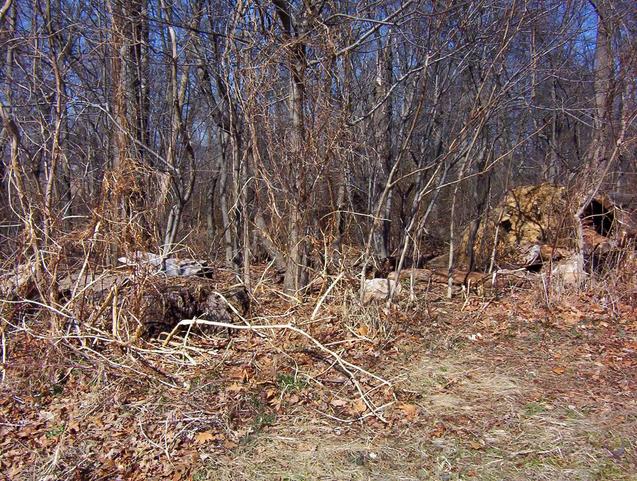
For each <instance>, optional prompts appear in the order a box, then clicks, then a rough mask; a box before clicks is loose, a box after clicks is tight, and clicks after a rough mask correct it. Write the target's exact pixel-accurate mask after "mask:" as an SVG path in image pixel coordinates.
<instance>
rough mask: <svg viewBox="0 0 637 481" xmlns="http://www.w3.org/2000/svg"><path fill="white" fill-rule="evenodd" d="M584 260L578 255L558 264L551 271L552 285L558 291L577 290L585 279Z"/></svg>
mask: <svg viewBox="0 0 637 481" xmlns="http://www.w3.org/2000/svg"><path fill="white" fill-rule="evenodd" d="M586 276H587V274H586V272H585V271H584V259H583V257H582V255H580V254H573V255H572V256H571V257H568V258H566V259H564V260H562V261H560V262H558V263H557V264H556V265H555V266H554V267H553V270H552V271H551V281H552V285H553V286H555V287H556V288H557V289H558V290H561V289H563V288H577V287H579V286H581V285H582V282H584V280H585V279H586Z"/></svg>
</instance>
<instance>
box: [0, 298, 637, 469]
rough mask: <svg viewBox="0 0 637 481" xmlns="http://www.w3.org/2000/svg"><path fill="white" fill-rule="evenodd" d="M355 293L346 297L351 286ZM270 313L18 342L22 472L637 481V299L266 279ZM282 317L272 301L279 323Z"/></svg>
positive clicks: (1, 451) (14, 394)
mask: <svg viewBox="0 0 637 481" xmlns="http://www.w3.org/2000/svg"><path fill="white" fill-rule="evenodd" d="M337 297H338V296H337ZM261 299H262V301H261V302H260V304H259V305H258V306H256V308H257V309H258V310H256V312H260V313H261V316H262V317H261V318H258V319H254V322H259V323H261V324H263V323H268V322H277V323H279V324H280V323H282V322H292V323H294V325H295V326H299V327H301V328H303V329H304V330H306V331H307V332H310V333H311V334H312V335H313V336H314V337H315V339H317V340H319V341H320V342H321V343H322V344H323V345H324V346H328V347H329V348H330V349H331V350H333V352H337V353H338V354H340V356H341V357H342V358H343V359H347V360H348V361H350V362H351V363H353V364H356V365H357V366H360V367H363V368H364V369H366V370H367V371H369V372H371V373H373V374H375V375H378V376H379V377H382V378H383V379H385V380H387V381H388V382H390V383H391V387H390V386H387V385H385V384H383V383H382V382H379V381H378V379H375V378H373V377H370V376H367V375H365V374H363V373H360V376H358V377H357V379H358V380H359V382H360V387H361V388H362V389H363V390H364V391H365V392H366V393H367V394H368V397H367V399H368V401H369V402H373V403H374V404H375V405H376V406H380V405H383V404H388V405H387V407H385V408H384V409H382V411H379V413H378V414H379V415H378V416H376V415H374V414H373V413H372V412H370V410H369V409H368V406H366V404H365V402H363V401H362V399H361V398H360V396H359V395H358V394H357V391H356V389H355V388H354V385H353V384H352V382H351V379H350V378H349V377H348V375H347V372H346V371H345V370H344V369H343V368H339V367H338V363H337V362H336V361H335V360H334V359H333V358H330V356H329V355H328V354H326V353H325V352H324V351H321V350H320V349H318V350H317V349H314V347H315V346H313V345H312V343H308V342H307V340H305V339H303V338H301V337H299V336H297V335H295V334H294V333H293V332H289V331H286V330H285V329H279V330H272V331H269V330H268V331H264V332H262V334H263V335H258V334H257V333H255V332H252V331H221V330H217V331H214V332H210V331H209V332H206V333H204V335H201V336H199V335H194V334H193V335H192V337H191V338H189V340H188V343H187V345H184V344H183V343H182V347H181V348H179V346H176V345H175V346H174V347H173V348H172V349H163V348H161V345H160V344H159V343H157V342H155V343H148V344H145V345H144V346H143V347H140V348H135V349H133V348H131V346H127V345H122V344H118V343H117V342H112V340H111V342H103V343H102V345H100V346H99V348H98V346H97V345H94V346H92V347H91V346H84V347H82V346H80V345H78V344H77V342H75V343H74V342H69V341H68V340H67V339H61V338H51V337H46V336H36V335H35V334H34V332H37V331H36V329H35V328H31V329H30V330H26V329H25V330H22V331H16V332H14V333H13V334H12V336H11V337H10V338H9V341H10V344H9V347H8V349H7V352H8V353H9V356H8V358H7V363H6V365H5V368H6V371H5V375H6V379H5V382H4V384H3V385H2V386H1V387H0V479H6V480H12V481H13V480H22V479H24V480H26V479H38V480H45V479H46V480H58V479H60V480H98V479H101V480H150V479H168V480H174V481H178V480H187V479H192V480H198V481H203V480H281V481H283V480H289V481H292V480H295V481H311V480H326V481H327V480H334V481H336V480H423V481H425V480H441V481H452V480H477V481H487V480H493V481H496V480H507V481H514V480H520V481H522V480H582V481H584V480H590V481H603V480H607V481H622V480H637V435H636V433H637V392H636V390H637V311H636V310H635V306H634V304H633V305H632V306H631V305H629V303H622V302H611V301H610V298H609V297H606V298H604V297H603V296H602V295H601V294H593V293H590V292H588V293H587V292H584V293H573V294H570V295H563V296H560V297H558V298H555V299H552V300H551V302H547V301H546V299H545V298H544V296H543V295H542V294H541V292H540V293H539V291H538V290H537V289H530V290H517V291H511V292H508V293H505V294H501V295H499V296H498V297H497V298H485V297H481V296H477V295H476V296H473V297H469V298H468V299H467V298H465V297H464V296H463V295H462V294H459V295H458V296H456V298H454V299H453V300H451V301H450V300H447V299H446V298H445V297H444V296H443V292H436V290H435V289H433V290H431V289H428V290H427V291H426V292H422V293H420V294H419V297H418V298H417V299H416V300H415V301H414V300H412V301H409V300H407V299H403V300H401V301H400V303H399V304H398V305H397V306H396V307H393V308H392V309H389V310H388V309H386V308H384V306H380V305H371V306H360V305H357V304H355V302H354V301H353V299H351V298H347V297H346V296H345V295H343V296H342V298H341V299H340V300H339V299H337V298H331V299H328V301H327V302H326V303H325V304H324V305H323V306H322V307H321V309H320V315H319V316H317V317H316V319H315V320H314V321H313V322H310V319H311V314H312V312H313V309H314V308H315V306H316V302H317V299H313V300H311V301H308V302H307V303H304V304H302V305H300V306H289V305H288V304H287V303H286V302H284V301H283V300H282V298H281V297H280V296H278V295H277V294H276V293H274V291H271V292H264V293H263V295H262V297H261ZM264 313H268V315H267V316H266V315H265V314H264Z"/></svg>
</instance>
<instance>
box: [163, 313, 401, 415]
mask: <svg viewBox="0 0 637 481" xmlns="http://www.w3.org/2000/svg"><path fill="white" fill-rule="evenodd" d="M193 324H203V325H207V326H214V327H223V328H226V329H238V330H250V331H259V330H274V329H284V330H289V331H292V332H295V333H296V334H299V335H301V336H303V337H305V338H306V339H308V340H309V341H310V342H311V343H312V344H314V345H315V346H316V347H318V348H319V349H320V350H321V351H323V352H326V353H327V354H329V355H330V356H331V357H333V358H334V359H335V360H336V362H337V363H338V364H339V366H340V367H341V368H342V369H343V370H344V371H345V372H346V373H347V375H348V376H349V378H350V380H351V381H352V383H353V384H354V387H355V388H356V390H357V391H358V393H359V395H360V397H361V399H362V400H363V402H364V403H365V405H366V406H367V408H368V409H369V410H370V411H371V413H372V414H373V415H375V416H376V417H377V418H378V419H379V420H381V421H383V422H386V420H385V419H384V418H383V416H382V414H380V412H379V411H380V410H381V408H382V407H381V408H378V407H376V406H374V404H373V403H372V402H371V401H370V400H369V398H368V397H367V395H366V394H365V393H364V392H363V388H362V387H361V385H360V383H359V381H358V379H356V376H355V375H354V373H353V372H352V371H351V370H350V369H352V370H355V371H358V372H360V373H362V374H365V375H366V376H369V377H371V378H373V379H375V380H377V381H378V382H380V383H382V384H384V385H386V386H390V387H391V385H392V384H391V383H390V382H389V381H387V380H385V379H383V378H382V377H380V376H377V375H376V374H373V373H371V372H369V371H367V370H366V369H363V368H362V367H360V366H357V365H356V364H352V363H351V362H348V361H346V360H344V359H343V358H341V356H339V355H338V354H337V353H336V352H334V351H332V350H331V349H329V348H327V347H326V346H324V345H323V344H321V343H320V342H319V341H317V340H316V339H315V338H314V337H312V336H311V335H310V334H308V333H307V332H305V331H304V330H302V329H299V328H298V327H296V326H293V325H292V324H271V325H267V324H266V325H263V324H261V325H249V324H248V325H246V326H242V325H238V324H231V323H228V322H217V321H208V320H205V319H184V320H182V321H180V322H179V323H178V324H177V325H176V326H175V327H174V328H173V330H172V331H171V332H170V334H169V335H168V337H167V338H166V340H165V341H164V345H166V344H167V343H168V342H169V341H170V340H171V339H172V337H173V336H174V334H175V332H177V330H178V328H179V327H182V326H190V325H193ZM348 368H349V369H348Z"/></svg>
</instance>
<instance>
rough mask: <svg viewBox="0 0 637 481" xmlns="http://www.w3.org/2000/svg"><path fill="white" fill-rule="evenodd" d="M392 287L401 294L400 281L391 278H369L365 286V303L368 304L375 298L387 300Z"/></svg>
mask: <svg viewBox="0 0 637 481" xmlns="http://www.w3.org/2000/svg"><path fill="white" fill-rule="evenodd" d="M391 289H395V293H396V294H400V290H401V286H400V283H397V282H396V281H394V280H391V279H367V280H366V281H365V286H364V287H363V303H364V304H367V303H369V302H371V301H373V300H378V301H386V300H387V299H388V298H389V293H390V290H391Z"/></svg>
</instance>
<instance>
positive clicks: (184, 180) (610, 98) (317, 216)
mask: <svg viewBox="0 0 637 481" xmlns="http://www.w3.org/2000/svg"><path fill="white" fill-rule="evenodd" d="M629 3H630V2H625V3H622V2H594V3H592V2H588V1H581V2H577V1H574V2H551V1H541V2H511V3H500V2H488V1H480V2H468V3H465V4H457V3H453V2H448V3H444V2H442V3H441V2H411V1H408V2H383V3H381V4H377V3H369V4H368V3H366V2H299V3H295V2H272V3H271V4H270V3H264V4H262V3H253V2H240V3H237V4H233V3H229V4H226V3H223V2H212V1H211V2H207V1H204V0H202V1H195V2H172V3H168V2H156V3H154V2H148V1H146V0H144V1H136V2H132V3H131V2H120V1H109V2H105V3H101V2H65V1H58V2H49V1H47V2H22V1H15V0H7V1H5V3H4V5H3V8H2V20H1V21H2V31H3V33H2V41H3V43H4V45H5V46H6V54H5V55H4V58H3V62H2V66H1V67H2V118H3V126H4V127H3V131H2V146H3V183H2V194H1V195H2V197H3V202H2V203H3V205H4V208H3V218H4V219H5V222H4V226H3V231H4V232H3V236H5V239H7V240H8V241H9V242H7V243H5V245H6V247H12V248H13V249H14V252H15V249H24V248H23V247H21V246H26V245H28V246H29V249H30V250H28V251H27V250H23V252H22V256H26V257H30V256H35V257H36V258H40V264H41V268H42V270H43V271H48V272H47V274H46V275H50V271H51V270H50V269H47V268H46V266H45V264H46V263H48V262H51V260H50V257H51V256H53V257H55V255H56V252H57V254H59V253H60V252H59V250H60V244H59V242H58V240H59V239H60V238H61V237H64V236H68V235H71V236H77V235H78V231H79V230H87V231H91V230H92V229H93V228H94V227H95V226H96V225H97V224H98V223H99V229H98V230H97V231H99V232H97V231H95V233H96V234H97V237H94V240H95V241H96V242H98V243H99V249H100V250H102V251H104V250H107V251H109V252H111V255H117V254H121V253H122V252H123V253H127V252H128V253H130V252H131V251H134V250H136V249H138V248H144V249H146V250H152V251H154V252H163V253H164V254H165V255H168V253H170V252H171V251H173V250H174V249H177V248H178V246H183V245H187V246H189V247H190V248H191V249H195V250H196V251H197V252H199V253H200V254H205V255H206V256H209V257H211V258H213V259H218V260H222V261H223V262H224V263H225V264H226V265H227V266H233V265H234V266H235V268H236V269H237V272H238V273H241V276H242V277H243V279H244V281H245V280H247V279H249V272H250V266H251V264H253V263H254V262H260V261H262V260H273V261H274V262H275V265H276V267H277V268H278V269H280V270H281V271H283V273H284V283H285V288H286V290H287V291H288V292H289V293H293V294H294V293H299V292H300V289H302V288H304V287H305V286H307V284H308V282H309V281H310V280H311V279H312V278H313V277H315V276H316V275H317V273H318V272H320V271H321V270H322V269H323V268H324V267H325V266H329V267H330V269H333V271H334V270H338V268H339V267H338V266H339V265H340V263H341V262H342V254H343V252H342V250H343V246H344V245H355V246H359V248H361V249H362V251H364V252H366V253H367V254H368V255H370V254H374V255H376V256H378V257H379V258H384V257H387V256H389V255H395V254H397V253H400V252H401V251H403V250H405V251H406V252H407V253H408V254H411V253H412V252H418V251H420V250H422V249H429V248H430V247H429V246H428V245H426V242H427V241H432V240H433V241H436V242H443V243H444V242H449V243H450V244H451V246H452V248H451V250H452V251H453V249H454V244H457V243H458V236H459V232H460V231H461V230H462V229H463V228H464V227H465V226H466V225H470V232H471V234H470V242H469V245H468V246H467V249H469V250H472V249H473V247H472V245H473V240H474V238H475V233H476V232H477V230H478V228H479V225H480V222H481V220H480V219H481V216H483V215H484V214H485V213H487V212H488V211H489V209H490V208H491V207H492V206H493V204H494V202H497V200H498V199H499V198H501V196H502V194H503V193H504V192H505V191H506V190H508V189H509V188H510V187H512V186H515V185H520V184H531V183H537V182H541V181H548V182H552V183H556V184H559V185H564V186H567V187H572V188H573V192H574V193H575V195H580V196H582V197H583V198H585V197H586V195H587V194H589V193H593V195H594V193H595V192H597V191H598V190H599V188H600V187H601V186H602V185H603V186H604V188H605V190H606V191H608V192H611V193H614V194H618V195H620V196H621V195H623V196H624V197H623V198H624V199H625V198H626V196H628V202H629V203H630V202H633V203H634V199H632V198H630V195H631V194H632V192H631V187H632V185H633V184H634V179H635V154H634V152H635V151H634V147H633V146H632V145H633V144H632V142H633V141H634V135H635V125H634V124H635V115H636V109H635V86H634V78H635V68H636V61H635V53H634V52H635V48H634V47H635V44H634V38H635V37H634V31H635V28H636V27H635V25H636V23H635V22H636V21H637V20H636V18H635V12H634V9H633V8H631V6H630V5H629ZM582 202H583V203H586V202H585V200H582ZM72 233H73V234H72ZM10 244H13V245H11V246H10ZM469 255H470V256H471V255H472V254H470V253H469ZM326 256H327V258H326ZM449 262H450V265H453V264H454V263H455V261H454V259H453V258H450V259H449ZM470 264H472V262H470ZM42 275H45V274H44V272H43V273H42ZM53 284H54V283H52V285H53Z"/></svg>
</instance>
